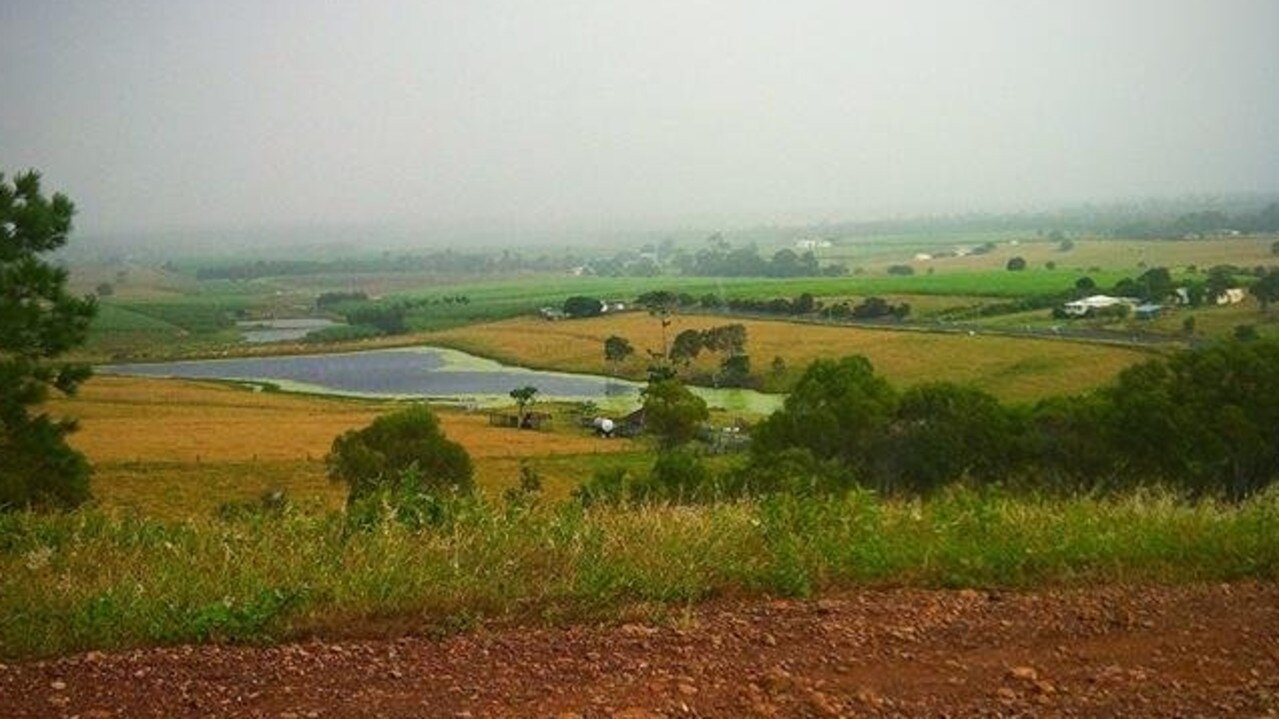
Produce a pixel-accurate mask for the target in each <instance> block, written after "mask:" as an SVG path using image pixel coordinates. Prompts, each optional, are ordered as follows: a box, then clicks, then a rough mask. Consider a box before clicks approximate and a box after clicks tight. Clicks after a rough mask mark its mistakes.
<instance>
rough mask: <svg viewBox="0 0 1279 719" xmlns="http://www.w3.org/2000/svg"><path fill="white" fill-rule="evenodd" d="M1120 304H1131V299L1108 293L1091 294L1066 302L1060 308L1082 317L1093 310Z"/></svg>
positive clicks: (1067, 312) (1073, 315)
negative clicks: (1112, 295)
mask: <svg viewBox="0 0 1279 719" xmlns="http://www.w3.org/2000/svg"><path fill="white" fill-rule="evenodd" d="M1120 304H1132V300H1130V299H1127V298H1125V297H1111V296H1110V295H1092V296H1091V297H1085V298H1083V299H1082V300H1075V301H1074V302H1067V303H1066V304H1065V305H1063V306H1062V309H1063V310H1065V312H1066V314H1068V315H1070V316H1071V317H1083V316H1085V315H1087V314H1088V313H1090V312H1093V311H1094V310H1101V309H1105V308H1107V307H1114V306H1115V305H1120Z"/></svg>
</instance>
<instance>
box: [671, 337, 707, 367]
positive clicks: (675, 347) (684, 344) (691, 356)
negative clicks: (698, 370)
mask: <svg viewBox="0 0 1279 719" xmlns="http://www.w3.org/2000/svg"><path fill="white" fill-rule="evenodd" d="M701 352H702V333H701V332H698V331H697V330H684V331H683V332H680V333H679V334H677V335H675V341H674V342H673V343H672V344H671V360H672V361H675V362H679V363H681V364H683V365H685V366H688V364H689V363H690V362H692V361H693V360H695V359H697V355H699V354H701Z"/></svg>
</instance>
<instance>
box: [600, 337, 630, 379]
mask: <svg viewBox="0 0 1279 719" xmlns="http://www.w3.org/2000/svg"><path fill="white" fill-rule="evenodd" d="M633 354H635V348H634V347H632V346H631V342H630V340H628V339H626V338H625V337H618V336H617V335H610V336H609V337H608V339H606V340H604V360H605V361H606V362H609V363H610V364H612V365H613V374H617V367H618V365H620V364H621V363H623V362H625V361H626V358H627V357H630V356H631V355H633Z"/></svg>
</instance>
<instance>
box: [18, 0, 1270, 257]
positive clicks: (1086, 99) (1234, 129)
mask: <svg viewBox="0 0 1279 719" xmlns="http://www.w3.org/2000/svg"><path fill="white" fill-rule="evenodd" d="M1276 29H1279V3H1275V2H1272V1H1269V0H1262V1H1257V2H1113V1H1110V0H1104V1H1096V2H1078V1H1076V2H1051V3H1050V2H1024V1H1009V2H980V3H963V4H962V7H961V6H960V4H959V3H952V2H901V3H897V2H894V3H886V2H879V3H870V2H865V3H849V2H790V3H780V2H752V3H746V2H642V3H641V2H632V3H620V2H547V1H543V2H453V3H438V2H435V3H423V2H403V3H398V2H359V3H356V2H350V3H340V4H339V3H317V2H306V1H301V0H298V1H294V2H270V3H263V2H259V1H253V2H182V1H178V0H168V1H164V2H123V1H122V2H107V1H103V2H48V3H39V2H9V3H5V4H4V5H3V7H0V97H3V98H4V102H3V105H2V106H0V169H3V171H5V172H12V171H14V170H16V169H20V168H25V167H34V168H38V169H40V170H42V171H43V172H44V173H45V177H46V182H47V185H48V186H49V187H50V188H52V189H60V190H62V191H65V192H66V193H67V194H69V195H71V196H72V198H73V199H74V200H76V202H77V204H78V206H79V208H80V215H79V217H78V226H79V228H80V231H81V232H86V233H95V232H116V233H119V232H156V231H164V230H173V229H179V228H180V229H183V230H221V229H226V228H236V227H279V228H285V227H300V226H315V225H334V224H337V225H365V226H373V225H377V226H387V227H391V226H393V227H398V228H401V229H403V228H423V229H424V231H425V229H426V228H435V229H436V230H438V229H440V228H477V227H481V228H532V227H536V228H550V229H554V228H565V227H575V228H584V227H585V228H600V229H601V230H605V229H607V230H619V229H625V228H660V227H666V226H676V225H684V226H687V225H689V224H693V225H700V226H706V227H711V228H714V227H717V226H724V225H729V226H732V225H743V224H748V223H784V222H815V221H822V220H840V219H849V218H868V217H878V216H886V215H894V214H902V213H949V212H962V211H971V210H989V211H1003V210H1019V209H1028V208H1034V207H1043V206H1047V205H1054V204H1058V203H1067V202H1078V201H1086V200H1105V199H1113V198H1119V197H1144V196H1166V195H1174V194H1184V193H1218V192H1269V191H1274V190H1275V189H1279V161H1277V160H1279V132H1276V131H1275V128H1277V127H1279V92H1276V90H1275V88H1276V79H1275V78H1277V77H1279V46H1276V43H1275V37H1276V34H1275V31H1276ZM445 234H447V233H445Z"/></svg>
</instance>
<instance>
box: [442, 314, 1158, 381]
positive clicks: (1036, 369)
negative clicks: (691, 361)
mask: <svg viewBox="0 0 1279 719" xmlns="http://www.w3.org/2000/svg"><path fill="white" fill-rule="evenodd" d="M731 321H734V320H731V319H726V318H723V317H704V316H682V317H678V318H677V319H676V321H675V324H674V325H672V326H671V327H670V328H669V329H668V330H667V334H668V337H669V338H674V336H675V334H676V333H678V332H679V331H681V330H684V329H690V328H692V329H705V328H707V327H711V326H714V325H719V324H724V323H726V322H731ZM742 324H744V325H746V328H747V335H748V345H747V351H748V353H749V354H750V355H751V358H752V361H753V362H754V363H755V371H756V372H760V373H767V372H769V371H770V370H769V365H770V364H771V362H772V360H773V357H781V358H782V360H783V361H784V362H785V363H786V366H787V367H788V368H790V369H789V370H788V372H790V373H798V372H799V371H802V369H803V367H804V366H805V365H806V364H807V363H809V362H811V361H812V360H814V359H817V358H819V357H841V356H845V355H850V354H863V355H865V356H866V357H868V358H869V359H870V360H871V362H872V363H873V364H874V365H875V367H876V369H877V370H878V371H879V372H881V373H882V374H883V375H884V376H886V377H887V378H889V380H891V381H892V382H894V383H896V384H898V385H903V386H904V385H910V384H915V383H918V382H925V381H933V380H951V381H955V382H966V383H971V384H973V385H975V386H977V387H980V388H981V389H983V390H986V391H987V392H990V393H992V394H994V395H996V396H998V397H1000V398H1001V399H1004V400H1010V401H1027V400H1034V399H1039V398H1042V397H1045V396H1048V395H1055V394H1070V393H1076V392H1081V391H1085V390H1088V389H1091V388H1093V387H1096V386H1098V385H1100V384H1102V383H1103V382H1106V381H1107V380H1110V379H1111V378H1113V377H1114V376H1115V375H1116V374H1118V373H1119V371H1120V370H1122V369H1123V368H1124V367H1127V366H1128V365H1131V364H1133V363H1135V362H1139V361H1141V360H1143V359H1146V358H1147V357H1148V355H1147V354H1146V353H1144V352H1141V351H1137V350H1133V349H1126V348H1121V347H1112V346H1103V345H1089V344H1079V343H1070V342H1061V341H1055V340H1030V339H1019V338H1009V337H997V336H982V335H977V336H968V335H958V334H930V333H922V332H896V331H887V330H873V329H860V328H852V327H832V326H822V325H809V324H799V323H792V322H780V321H776V322H775V321H759V320H744V321H742ZM614 334H616V335H620V336H623V337H626V338H627V339H629V340H630V341H631V343H632V344H633V345H634V346H635V348H636V355H635V356H632V357H631V359H630V360H628V362H627V363H625V364H624V365H623V372H624V374H626V375H627V376H631V377H642V376H643V374H644V368H645V367H646V366H647V363H648V362H647V357H646V355H645V352H644V350H645V349H654V350H657V349H660V348H661V327H660V325H659V323H658V321H657V320H655V319H653V318H652V317H650V316H648V315H647V314H645V313H642V312H631V313H624V314H619V315H611V316H605V317H597V318H592V319H586V320H567V321H561V322H546V321H544V320H541V319H537V318H525V317H521V318H517V319H512V320H505V321H501V322H494V323H490V324H484V325H474V326H470V327H465V328H460V329H455V330H448V331H445V332H440V333H435V334H431V335H427V336H426V338H425V339H426V341H428V342H430V343H434V344H442V345H447V346H450V347H455V348H457V349H461V350H464V351H467V352H473V353H476V354H481V355H485V356H488V357H495V358H497V359H499V360H502V361H505V362H511V363H515V364H522V365H525V366H533V367H540V368H553V369H563V370H570V371H577V372H595V373H601V372H605V371H606V370H607V369H608V368H607V367H606V366H605V363H604V351H603V347H604V340H605V338H607V337H608V336H609V335H614ZM711 361H712V360H709V359H707V360H705V361H704V362H706V363H709V362H711ZM706 366H707V367H709V364H707V365H706Z"/></svg>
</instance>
